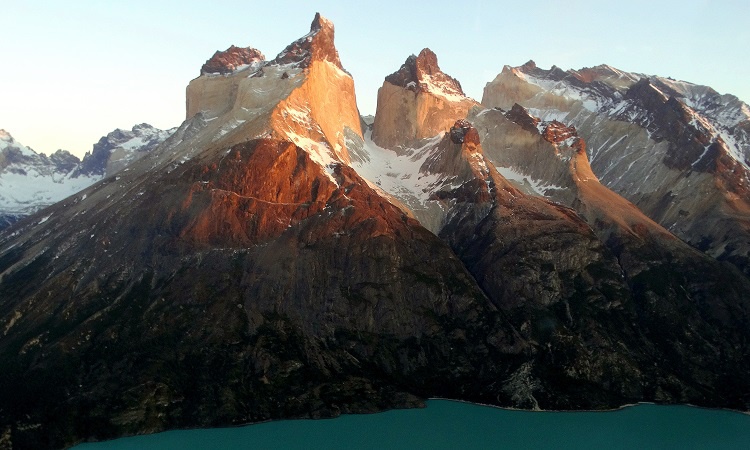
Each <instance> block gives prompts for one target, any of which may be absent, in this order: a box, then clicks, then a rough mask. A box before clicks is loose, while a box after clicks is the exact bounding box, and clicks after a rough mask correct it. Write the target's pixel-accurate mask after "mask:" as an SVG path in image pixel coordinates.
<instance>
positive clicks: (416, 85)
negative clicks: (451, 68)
mask: <svg viewBox="0 0 750 450" xmlns="http://www.w3.org/2000/svg"><path fill="white" fill-rule="evenodd" d="M426 76H427V77H430V79H434V80H435V82H437V83H440V84H444V85H446V86H448V87H449V89H450V90H451V91H454V92H457V93H460V94H461V95H465V94H464V91H463V89H461V83H459V82H458V80H456V79H455V78H453V77H451V76H450V75H447V74H445V73H443V71H442V70H440V66H438V61H437V55H435V53H434V52H433V51H432V50H430V49H429V48H425V49H422V51H421V52H419V55H418V56H414V55H411V56H409V57H408V58H406V61H405V62H404V64H402V65H401V68H399V70H397V71H396V72H394V73H392V74H390V75H388V76H387V77H385V81H387V82H388V83H391V84H393V85H395V86H400V87H403V88H406V89H409V90H412V91H414V92H423V91H427V90H428V87H427V83H426V82H425V77H426Z"/></svg>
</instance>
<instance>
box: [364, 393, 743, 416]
mask: <svg viewBox="0 0 750 450" xmlns="http://www.w3.org/2000/svg"><path fill="white" fill-rule="evenodd" d="M430 400H442V401H448V402H456V403H465V404H468V405H476V406H486V407H488V408H495V409H504V410H506V411H521V412H529V413H579V412H580V413H584V412H592V413H598V412H603V413H606V412H617V411H622V410H624V409H627V408H632V407H634V406H639V405H654V406H687V407H689V408H696V409H703V410H706V411H727V412H732V413H738V414H742V415H745V416H750V411H740V410H737V409H729V408H712V407H709V406H698V405H693V404H690V403H656V402H637V403H626V404H624V405H621V406H618V407H615V408H608V409H521V408H513V407H511V406H498V405H492V404H489V403H479V402H472V401H469V400H459V399H455V398H448V397H428V398H427V399H425V402H427V401H430ZM425 407H427V406H426V405H425ZM375 414H377V413H375Z"/></svg>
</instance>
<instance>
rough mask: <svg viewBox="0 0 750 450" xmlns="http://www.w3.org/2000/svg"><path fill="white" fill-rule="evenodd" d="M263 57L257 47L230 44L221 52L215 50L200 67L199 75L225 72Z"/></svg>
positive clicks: (250, 63)
mask: <svg viewBox="0 0 750 450" xmlns="http://www.w3.org/2000/svg"><path fill="white" fill-rule="evenodd" d="M265 59H266V57H265V56H263V53H261V52H260V50H258V49H255V48H252V47H245V48H242V47H236V46H234V45H232V46H230V47H229V48H228V49H226V50H224V51H223V52H222V51H218V50H217V51H216V53H214V55H213V56H212V57H211V58H210V59H209V60H208V61H206V63H205V64H203V67H201V75H206V74H211V73H220V74H227V73H231V72H234V71H235V70H237V69H241V68H244V67H247V66H249V65H252V64H254V63H258V62H262V61H264V60H265Z"/></svg>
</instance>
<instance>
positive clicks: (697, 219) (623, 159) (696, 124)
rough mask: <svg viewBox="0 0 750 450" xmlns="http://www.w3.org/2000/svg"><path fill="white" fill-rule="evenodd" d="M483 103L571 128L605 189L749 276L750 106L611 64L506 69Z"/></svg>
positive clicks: (487, 89) (702, 89)
mask: <svg viewBox="0 0 750 450" xmlns="http://www.w3.org/2000/svg"><path fill="white" fill-rule="evenodd" d="M482 103H483V104H484V105H485V106H487V107H499V108H503V109H508V108H510V107H511V106H512V105H513V104H514V103H518V104H520V105H522V106H523V107H525V108H527V109H529V110H531V111H532V113H533V114H534V115H536V116H538V117H539V118H540V119H541V120H543V121H552V120H558V121H561V122H563V123H565V124H566V125H568V126H574V127H575V128H576V130H577V133H578V134H579V135H580V136H581V137H582V138H583V139H585V141H586V143H587V149H588V150H587V151H588V157H589V159H590V161H591V167H592V169H593V171H594V173H595V174H596V176H597V177H598V178H599V179H600V180H601V181H602V183H603V184H604V185H605V186H607V187H609V188H610V189H612V190H613V191H615V192H616V193H618V194H620V195H622V196H623V197H625V198H627V199H628V200H630V201H631V202H633V203H634V204H635V205H636V206H637V207H638V208H639V209H641V210H642V211H643V212H645V213H646V215H648V216H649V217H650V218H651V219H653V220H654V221H656V222H658V223H659V224H661V225H662V226H664V227H666V228H667V229H669V231H671V232H673V233H674V234H676V235H677V236H678V237H680V238H681V239H683V240H685V241H686V242H689V243H690V244H691V245H693V246H695V247H696V248H698V249H700V250H702V251H705V252H706V253H707V254H708V255H710V256H712V257H715V258H719V259H721V260H727V261H732V263H733V264H736V265H737V267H739V268H740V269H742V270H743V271H744V272H745V274H750V269H748V267H750V265H748V262H749V261H750V259H748V258H750V247H749V246H748V242H750V235H748V230H750V204H749V203H748V189H747V186H750V165H748V159H749V158H748V155H750V146H748V144H749V143H750V139H748V138H747V136H746V133H745V131H743V125H742V124H743V123H746V121H747V120H748V118H750V108H749V107H748V106H747V105H746V104H744V103H743V102H741V101H740V100H739V99H737V98H736V97H733V96H731V95H724V96H722V95H720V94H718V93H716V92H715V91H714V90H713V89H711V88H708V87H706V86H698V85H694V84H691V83H687V82H682V81H676V80H672V79H669V78H663V77H656V76H648V75H643V74H637V73H628V72H623V71H620V70H617V69H615V68H613V67H610V66H597V67H593V68H584V69H581V70H570V71H563V70H561V69H559V68H557V67H552V68H551V69H550V70H544V69H540V68H538V67H536V65H535V64H526V65H524V66H520V67H515V68H512V67H505V68H504V69H503V71H502V73H500V74H499V75H498V76H497V77H496V79H495V80H494V81H493V82H492V83H489V84H488V85H487V86H486V88H485V92H484V96H483V100H482Z"/></svg>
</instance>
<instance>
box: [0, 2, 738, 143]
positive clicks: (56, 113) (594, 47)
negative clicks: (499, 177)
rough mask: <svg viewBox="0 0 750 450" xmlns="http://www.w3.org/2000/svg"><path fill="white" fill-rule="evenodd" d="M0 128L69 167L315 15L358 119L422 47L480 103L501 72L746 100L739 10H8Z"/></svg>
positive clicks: (289, 6)
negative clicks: (605, 73) (603, 73)
mask: <svg viewBox="0 0 750 450" xmlns="http://www.w3.org/2000/svg"><path fill="white" fill-rule="evenodd" d="M5 3H10V4H6V5H3V7H2V30H3V36H2V39H0V61H1V63H0V64H1V65H0V102H1V103H0V128H4V129H6V130H7V131H9V132H10V133H11V134H12V135H13V136H14V137H16V139H18V140H19V141H20V142H22V143H24V144H26V145H29V146H31V147H32V148H34V149H35V150H36V151H40V152H45V153H50V152H52V151H54V150H56V149H58V148H64V149H66V150H70V151H71V152H73V153H75V154H78V155H82V154H83V153H84V152H86V151H88V150H91V147H92V145H93V144H94V143H95V142H96V141H97V140H98V139H99V137H101V136H102V135H103V134H105V133H107V132H109V131H111V130H113V129H114V128H117V127H120V128H130V127H132V126H133V125H134V124H136V123H140V122H148V123H151V124H152V125H154V126H157V127H160V128H169V127H172V126H177V125H179V124H180V123H181V122H182V120H184V115H185V87H186V86H187V84H188V82H189V81H190V80H191V79H192V78H194V77H196V76H197V75H198V72H199V70H200V66H201V65H202V64H203V62H205V60H206V59H207V58H209V57H210V56H211V55H212V54H213V52H214V51H216V50H219V49H221V50H223V49H225V48H227V47H229V45H231V44H235V45H239V46H253V47H256V48H258V49H259V50H261V51H262V52H263V53H264V54H265V55H266V56H267V57H270V58H272V57H274V56H275V55H276V54H277V53H278V52H280V51H281V50H282V49H283V48H284V47H285V46H286V45H287V44H288V43H290V42H291V41H293V40H294V39H296V38H298V37H300V36H302V35H304V34H305V33H307V31H308V29H309V26H310V22H311V21H312V18H313V16H314V14H315V12H316V11H320V12H321V13H322V14H323V15H324V16H326V17H327V18H329V19H331V20H332V21H333V22H334V24H335V26H336V45H337V48H338V50H339V54H340V56H341V61H342V63H343V65H344V67H345V68H346V69H347V70H349V72H351V73H352V75H353V76H354V82H355V86H356V89H357V100H358V104H359V107H360V110H361V111H362V113H374V112H375V100H376V95H377V89H378V87H380V85H381V84H382V82H383V78H384V77H385V76H386V75H388V74H389V73H391V72H393V71H395V70H396V69H398V67H399V66H400V65H401V64H402V63H403V61H404V60H405V59H406V57H407V56H409V55H410V54H412V53H418V52H419V51H420V50H421V49H422V48H424V47H430V48H431V49H432V50H433V51H435V53H436V54H437V55H438V59H439V63H440V66H441V68H442V69H443V70H444V71H445V72H446V73H448V74H450V75H452V76H454V77H455V78H457V79H458V80H459V81H460V82H461V84H462V85H463V87H464V90H465V91H466V93H467V94H468V95H469V96H471V97H474V98H476V99H477V100H480V99H481V96H482V89H483V87H484V85H485V84H486V83H487V82H489V81H491V80H492V79H493V78H494V77H495V75H497V73H499V72H500V71H501V70H502V68H503V65H506V64H509V65H513V66H516V65H520V64H523V63H524V62H526V61H527V60H529V59H534V60H535V61H536V62H537V65H539V66H540V67H543V68H549V67H550V66H551V65H553V64H554V65H557V66H559V67H562V68H563V69H570V68H576V69H577V68H581V67H587V66H594V65H597V64H603V63H606V64H609V65H612V66H615V67H618V68H620V69H623V70H628V71H635V72H641V73H648V74H656V75H663V76H671V77H673V78H677V79H682V80H686V81H691V82H694V83H699V84H707V85H710V86H712V87H714V88H715V89H717V90H718V91H719V92H721V93H727V92H729V93H732V94H735V95H737V96H738V97H740V98H741V99H743V100H745V101H750V82H749V81H748V80H750V57H748V55H749V54H750V52H749V51H748V43H750V31H749V25H750V1H748V0H740V1H712V2H709V1H659V0H652V1H642V0H629V1H628V0H626V1H618V2H607V1H603V0H598V1H589V0H584V1H577V0H565V1H543V0H537V1H533V2H523V1H512V2H505V1H489V0H487V1H481V0H476V1H464V2H457V1H450V2H448V1H434V2H425V1H421V2H419V1H417V2H406V1H398V2H397V1H392V0H379V1H368V2H343V1H318V2H309V1H291V0H288V1H274V2H270V1H267V0H266V1H248V0H245V1H230V0H216V1H210V2H209V1H206V0H201V1H171V0H170V1H161V0H150V1H143V0H127V1H118V0H109V1H101V0H98V1H88V0H69V1H65V2H62V1H42V0H37V1H34V0H28V1H20V0H8V1H7V2H5Z"/></svg>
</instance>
